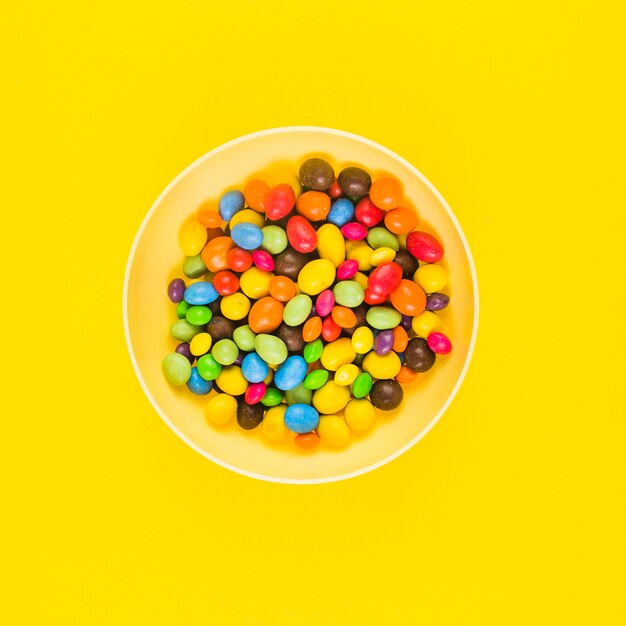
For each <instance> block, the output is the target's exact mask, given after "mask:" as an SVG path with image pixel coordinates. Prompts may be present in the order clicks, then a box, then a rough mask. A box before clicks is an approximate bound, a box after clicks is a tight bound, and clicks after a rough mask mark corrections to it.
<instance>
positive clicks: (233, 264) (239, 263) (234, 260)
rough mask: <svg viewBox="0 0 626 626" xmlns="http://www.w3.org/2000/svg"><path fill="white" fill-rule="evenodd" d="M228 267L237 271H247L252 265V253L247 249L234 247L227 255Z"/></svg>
mask: <svg viewBox="0 0 626 626" xmlns="http://www.w3.org/2000/svg"><path fill="white" fill-rule="evenodd" d="M226 262H227V263H228V267H230V269H231V270H233V271H235V272H245V271H246V270H249V269H250V268H251V267H252V255H251V254H250V253H249V252H248V251H247V250H242V249H241V248H232V249H231V250H229V251H228V254H227V255H226Z"/></svg>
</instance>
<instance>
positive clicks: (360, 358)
mask: <svg viewBox="0 0 626 626" xmlns="http://www.w3.org/2000/svg"><path fill="white" fill-rule="evenodd" d="M364 358H365V355H364V354H357V355H356V356H355V357H354V361H352V362H353V363H354V364H355V365H358V366H359V367H361V363H363V359H364Z"/></svg>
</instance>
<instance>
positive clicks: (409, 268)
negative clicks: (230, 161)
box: [393, 250, 419, 279]
mask: <svg viewBox="0 0 626 626" xmlns="http://www.w3.org/2000/svg"><path fill="white" fill-rule="evenodd" d="M393 260H394V261H395V262H396V263H397V264H398V265H399V266H400V267H401V268H402V278H410V279H413V275H414V274H415V272H416V270H417V268H418V267H419V263H418V262H417V259H416V258H415V257H414V256H413V255H412V254H410V253H409V252H408V251H407V250H399V251H398V252H396V256H395V257H394V259H393Z"/></svg>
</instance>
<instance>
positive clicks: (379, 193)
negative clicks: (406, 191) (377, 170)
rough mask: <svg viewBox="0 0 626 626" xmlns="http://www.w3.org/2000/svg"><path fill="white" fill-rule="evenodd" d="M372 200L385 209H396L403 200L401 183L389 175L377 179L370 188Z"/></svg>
mask: <svg viewBox="0 0 626 626" xmlns="http://www.w3.org/2000/svg"><path fill="white" fill-rule="evenodd" d="M370 200H371V201H372V202H373V203H374V204H375V205H376V206H377V207H378V208H379V209H383V211H390V210H391V209H395V208H396V207H397V206H399V205H400V201H401V200H402V188H401V187H400V183H399V182H398V181H397V180H396V179H395V178H390V177H388V176H383V177H382V178H378V179H376V180H375V181H374V182H373V183H372V186H371V188H370Z"/></svg>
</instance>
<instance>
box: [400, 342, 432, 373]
mask: <svg viewBox="0 0 626 626" xmlns="http://www.w3.org/2000/svg"><path fill="white" fill-rule="evenodd" d="M436 358H437V357H436V354H435V353H434V352H433V351H432V350H431V349H430V347H429V346H428V342H427V341H426V339H424V338H422V337H414V338H413V339H410V340H409V343H408V345H407V347H406V350H405V351H404V362H405V363H406V364H407V365H408V366H409V367H410V368H411V369H413V370H415V371H416V372H427V371H428V370H429V369H430V368H431V367H432V366H433V365H434V364H435V360H436Z"/></svg>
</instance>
